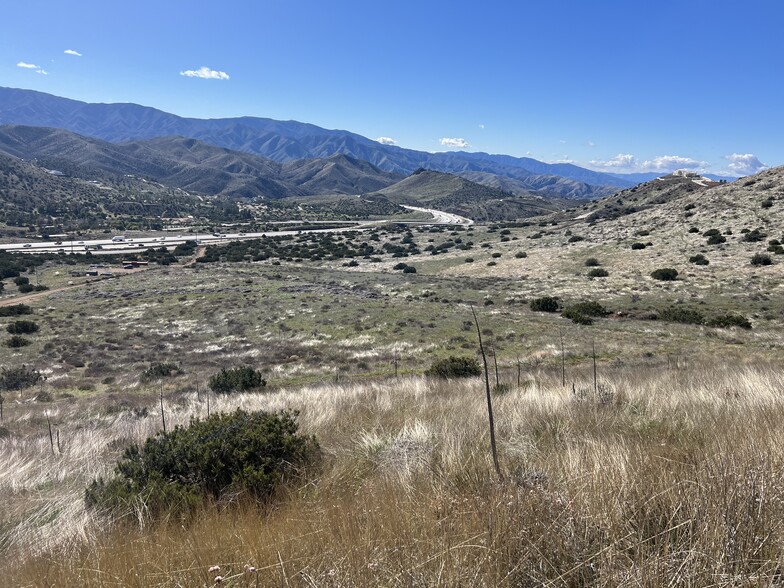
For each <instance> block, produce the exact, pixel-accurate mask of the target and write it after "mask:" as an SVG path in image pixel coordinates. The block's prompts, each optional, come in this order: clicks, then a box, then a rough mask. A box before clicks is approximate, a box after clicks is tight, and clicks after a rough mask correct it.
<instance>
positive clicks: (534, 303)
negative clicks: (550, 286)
mask: <svg viewBox="0 0 784 588" xmlns="http://www.w3.org/2000/svg"><path fill="white" fill-rule="evenodd" d="M530 307H531V310H533V311H535V312H558V309H559V308H561V303H560V302H558V299H557V298H554V297H553V296H542V297H541V298H534V299H533V300H531V303H530Z"/></svg>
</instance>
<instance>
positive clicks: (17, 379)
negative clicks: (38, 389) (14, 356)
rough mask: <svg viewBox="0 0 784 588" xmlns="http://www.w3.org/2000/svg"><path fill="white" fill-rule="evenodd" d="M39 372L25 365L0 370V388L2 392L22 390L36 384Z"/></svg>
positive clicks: (39, 375)
mask: <svg viewBox="0 0 784 588" xmlns="http://www.w3.org/2000/svg"><path fill="white" fill-rule="evenodd" d="M40 379H41V372H39V371H38V370H34V369H32V368H28V367H27V366H25V365H22V366H20V367H15V368H2V369H0V388H2V389H3V390H24V389H25V388H28V387H30V386H33V385H35V384H37V383H38V381H39V380H40Z"/></svg>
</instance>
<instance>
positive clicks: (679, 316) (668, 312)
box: [659, 306, 705, 325]
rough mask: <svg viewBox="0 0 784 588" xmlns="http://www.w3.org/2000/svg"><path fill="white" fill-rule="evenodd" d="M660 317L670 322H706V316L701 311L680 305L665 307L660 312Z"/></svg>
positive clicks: (695, 323)
mask: <svg viewBox="0 0 784 588" xmlns="http://www.w3.org/2000/svg"><path fill="white" fill-rule="evenodd" d="M659 319H660V320H663V321H667V322H669V323H683V324H686V325H701V324H703V323H704V322H705V317H704V316H703V315H702V313H701V312H700V311H698V310H693V309H691V308H683V307H680V306H670V307H669V308H665V309H664V310H662V311H661V312H660V313H659Z"/></svg>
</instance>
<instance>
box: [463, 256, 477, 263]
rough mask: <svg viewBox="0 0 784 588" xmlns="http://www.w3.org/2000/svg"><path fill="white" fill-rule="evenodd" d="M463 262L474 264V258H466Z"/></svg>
mask: <svg viewBox="0 0 784 588" xmlns="http://www.w3.org/2000/svg"><path fill="white" fill-rule="evenodd" d="M463 261H464V262H465V263H474V258H473V257H466V258H465V259H464V260H463Z"/></svg>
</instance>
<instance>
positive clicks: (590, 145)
mask: <svg viewBox="0 0 784 588" xmlns="http://www.w3.org/2000/svg"><path fill="white" fill-rule="evenodd" d="M586 145H588V147H596V143H594V142H593V141H588V142H587V143H586Z"/></svg>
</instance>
